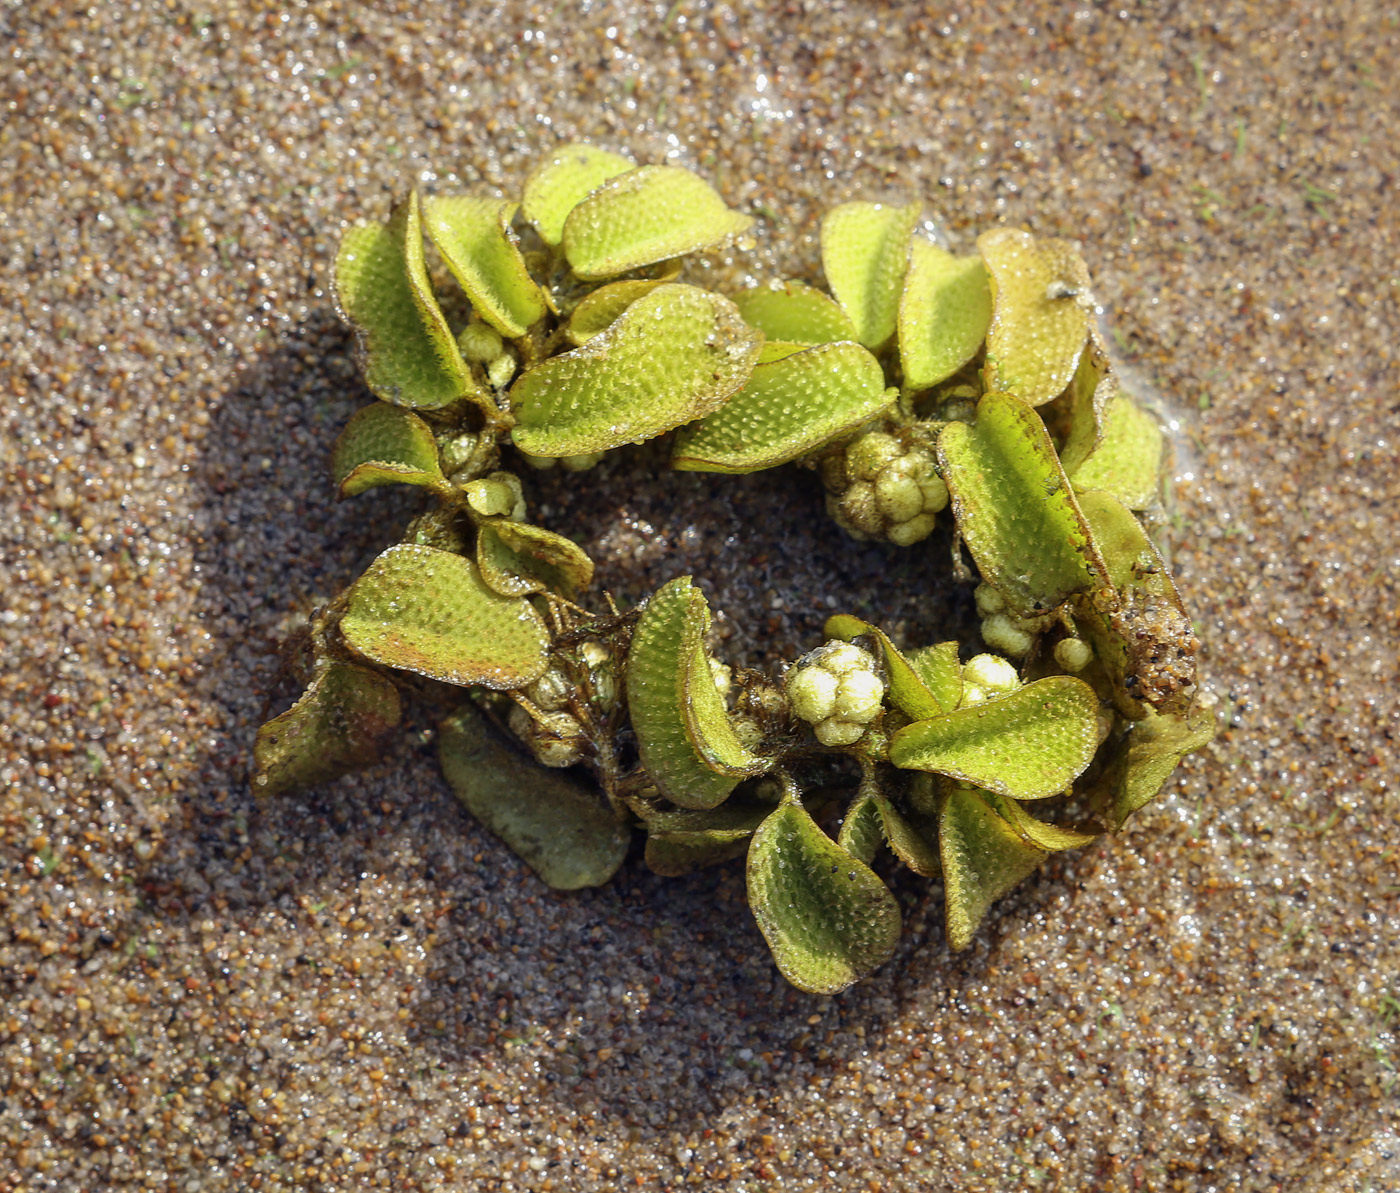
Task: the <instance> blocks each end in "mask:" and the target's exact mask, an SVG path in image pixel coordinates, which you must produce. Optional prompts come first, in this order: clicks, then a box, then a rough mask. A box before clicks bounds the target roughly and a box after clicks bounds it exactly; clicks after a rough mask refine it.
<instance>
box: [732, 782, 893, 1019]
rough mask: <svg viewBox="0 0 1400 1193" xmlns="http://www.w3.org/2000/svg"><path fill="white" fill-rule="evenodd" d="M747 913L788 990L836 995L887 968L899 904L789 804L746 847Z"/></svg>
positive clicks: (792, 801)
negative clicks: (757, 928)
mask: <svg viewBox="0 0 1400 1193" xmlns="http://www.w3.org/2000/svg"><path fill="white" fill-rule="evenodd" d="M748 892H749V907H750V908H751V909H752V911H753V914H754V919H755V920H757V921H758V927H759V931H761V932H762V933H763V936H764V939H766V940H767V941H768V947H769V948H770V949H772V950H773V959H774V960H775V961H776V962H777V963H778V969H779V970H781V971H782V974H783V976H784V977H785V978H787V980H788V981H789V982H791V983H792V984H793V985H794V986H796V987H798V988H799V989H801V990H807V991H810V992H811V993H813V994H835V993H836V992H837V991H838V990H844V989H845V988H846V987H847V986H849V985H851V984H852V983H854V982H857V981H859V980H860V979H861V978H863V977H865V976H866V975H867V974H868V973H870V972H871V971H872V970H874V969H876V968H877V967H878V966H880V965H883V964H884V963H885V962H886V961H888V960H889V959H890V957H891V955H893V953H894V949H895V945H896V944H897V943H898V942H899V932H900V914H899V904H898V902H897V901H896V900H895V897H894V896H893V895H892V894H891V893H890V891H889V888H888V887H886V886H885V884H884V883H883V882H881V881H880V879H879V878H878V877H877V876H876V875H875V873H874V871H872V870H871V869H870V867H869V866H867V865H866V864H865V863H864V862H862V861H860V860H859V859H857V858H855V857H853V856H852V855H851V854H850V853H848V852H847V851H846V850H844V849H842V848H841V847H840V846H839V845H838V844H837V843H836V842H835V841H833V840H832V839H831V838H830V837H828V836H827V835H826V834H825V833H824V832H822V831H821V829H820V828H818V827H817V824H816V822H815V821H814V820H813V819H812V817H811V815H810V814H809V813H808V812H807V810H806V809H805V808H803V806H802V804H801V803H800V802H798V801H797V800H795V799H788V800H784V802H783V803H782V804H781V805H780V806H779V807H778V808H777V809H776V810H775V811H774V812H773V813H772V814H771V815H770V816H769V817H768V819H766V820H765V821H764V822H763V824H762V825H761V826H760V827H759V829H758V832H756V833H755V834H754V837H753V840H752V841H751V842H750V844H749V860H748Z"/></svg>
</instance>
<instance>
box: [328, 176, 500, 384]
mask: <svg viewBox="0 0 1400 1193" xmlns="http://www.w3.org/2000/svg"><path fill="white" fill-rule="evenodd" d="M335 288H336V296H337V298H338V299H339V302H340V308H341V310H342V312H343V313H344V315H345V317H346V319H348V320H349V321H350V322H351V323H352V324H353V325H354V327H355V331H356V332H357V333H358V335H359V339H360V346H361V349H362V350H363V352H364V356H365V363H364V370H365V384H366V385H368V386H369V387H370V389H371V390H372V391H373V392H374V394H375V396H376V397H379V398H383V399H384V400H385V401H386V402H392V403H393V404H394V405H396V406H410V407H415V408H417V409H423V410H435V409H438V408H439V407H442V406H447V405H450V404H451V403H452V402H455V401H456V400H457V399H458V398H461V397H463V396H464V395H467V396H471V397H472V398H473V400H476V401H484V400H487V399H486V398H485V395H484V394H482V393H481V392H480V391H479V389H478V388H477V385H476V382H475V381H473V380H472V375H471V370H470V369H468V368H467V364H466V362H465V361H464V360H463V359H462V354H461V353H460V352H459V351H458V350H457V342H456V340H455V339H453V337H452V332H451V331H450V330H449V328H448V326H447V320H446V319H444V318H443V314H442V311H441V310H440V309H439V308H438V305H437V299H435V298H434V297H433V292H432V288H431V286H430V285H429V283H428V271H427V267H426V266H425V265H424V263H423V232H422V215H421V212H420V209H419V205H418V192H417V191H414V192H413V193H412V194H411V195H410V196H409V197H408V198H407V199H406V200H404V202H402V203H400V204H399V205H398V206H396V207H395V208H394V211H393V213H392V214H391V215H390V217H389V222H388V223H379V222H377V221H368V222H365V223H360V224H356V225H355V226H354V227H352V228H351V229H350V230H349V231H348V232H346V233H345V235H344V236H342V237H341V240H340V249H339V251H338V252H337V253H336V258H335Z"/></svg>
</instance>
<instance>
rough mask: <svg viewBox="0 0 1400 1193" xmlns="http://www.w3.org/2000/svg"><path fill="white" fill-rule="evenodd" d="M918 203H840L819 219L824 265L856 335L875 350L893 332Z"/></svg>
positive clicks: (829, 280)
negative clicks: (904, 205) (897, 205)
mask: <svg viewBox="0 0 1400 1193" xmlns="http://www.w3.org/2000/svg"><path fill="white" fill-rule="evenodd" d="M918 222H919V205H918V204H917V203H915V204H911V205H910V206H908V207H892V206H890V205H889V204H887V203H864V202H861V203H843V204H841V205H840V206H839V207H833V208H832V209H831V210H830V211H828V212H827V213H826V215H825V217H824V218H823V219H822V228H821V244H822V269H823V271H824V272H825V273H826V282H827V285H828V286H830V287H831V292H832V294H834V295H835V296H836V301H837V302H839V303H840V304H841V306H842V307H843V308H845V311H846V313H847V314H848V315H849V316H850V317H851V322H852V323H853V324H855V328H856V338H857V339H858V340H860V342H861V343H862V344H864V345H865V346H866V347H867V348H871V349H877V348H880V347H882V346H883V345H884V344H885V343H887V342H888V341H889V339H890V337H891V336H892V335H894V332H895V324H896V322H897V320H898V316H899V296H900V293H901V291H902V289H903V286H904V275H905V271H906V269H907V268H908V266H909V238H910V236H911V234H912V233H913V231H914V226H915V224H917V223H918Z"/></svg>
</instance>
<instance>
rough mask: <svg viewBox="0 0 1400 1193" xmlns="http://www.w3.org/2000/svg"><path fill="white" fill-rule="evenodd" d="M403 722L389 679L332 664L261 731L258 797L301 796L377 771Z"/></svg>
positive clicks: (255, 758)
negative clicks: (338, 780)
mask: <svg viewBox="0 0 1400 1193" xmlns="http://www.w3.org/2000/svg"><path fill="white" fill-rule="evenodd" d="M399 716H400V701H399V691H398V689H397V688H396V687H395V686H394V685H393V684H392V683H391V682H390V681H389V680H387V679H385V678H384V676H382V675H379V674H377V673H376V672H374V671H370V670H368V669H367V668H365V667H357V666H355V665H354V664H352V663H329V664H327V665H326V666H325V667H324V668H323V669H322V670H321V671H319V672H318V673H317V675H316V677H315V678H314V679H313V680H312V681H311V684H310V686H309V687H308V688H307V689H306V691H305V692H304V693H303V694H302V696H301V698H300V699H299V700H298V701H297V702H296V703H295V704H294V705H292V707H291V708H289V709H288V710H287V711H286V712H284V713H282V714H281V716H277V717H274V718H273V719H272V720H270V721H269V722H268V723H267V724H266V725H264V726H263V727H262V728H261V729H259V730H258V736H257V741H256V742H255V743H254V745H253V763H254V771H253V792H254V794H255V795H277V794H279V793H281V792H284V791H297V790H300V789H302V788H305V787H311V786H314V785H315V784H317V783H325V782H327V781H329V780H331V779H336V778H339V777H340V776H341V775H345V774H349V773H350V772H351V771H355V770H359V769H361V768H362V767H366V766H372V765H373V764H374V763H376V762H378V761H379V758H380V756H381V754H382V752H383V750H384V748H385V746H386V744H387V742H388V738H389V735H390V734H391V733H392V732H393V731H394V730H395V729H396V728H398V724H399Z"/></svg>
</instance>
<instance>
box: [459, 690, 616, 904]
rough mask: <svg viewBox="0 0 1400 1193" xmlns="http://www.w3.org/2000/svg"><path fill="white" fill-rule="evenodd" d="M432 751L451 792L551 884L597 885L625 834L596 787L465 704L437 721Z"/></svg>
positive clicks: (608, 873)
mask: <svg viewBox="0 0 1400 1193" xmlns="http://www.w3.org/2000/svg"><path fill="white" fill-rule="evenodd" d="M438 753H439V758H440V760H441V763H442V771H443V774H444V775H446V776H447V781H448V783H449V784H450V785H451V787H452V790H453V791H454V792H455V793H456V795H457V798H458V799H459V800H461V801H462V803H463V804H465V805H466V807H467V810H468V811H470V812H471V814H472V815H473V816H475V817H476V818H477V819H478V820H480V821H481V823H482V824H484V825H485V826H486V827H487V828H488V829H490V830H491V831H492V832H493V833H495V834H496V836H498V837H500V838H501V840H502V841H504V842H505V843H506V844H507V845H508V846H510V848H511V849H512V850H513V851H514V852H515V853H516V854H517V855H518V856H519V857H520V859H521V860H522V861H523V862H524V863H525V864H526V865H527V866H529V867H530V869H531V870H533V871H534V872H535V873H536V874H537V875H539V877H540V878H541V879H542V880H543V881H544V882H545V883H547V884H548V885H549V886H551V887H553V888H554V889H555V890H561V891H574V890H578V889H580V888H581V887H589V886H601V885H602V884H603V883H605V882H607V881H608V879H610V878H611V877H612V876H613V875H614V874H615V873H616V872H617V868H618V867H619V866H620V865H622V860H623V858H624V857H626V856H627V846H628V843H629V840H630V837H631V834H630V832H629V831H628V829H627V826H626V825H625V824H622V823H621V822H620V821H619V820H618V818H617V817H616V816H615V815H613V812H612V810H611V809H610V808H609V807H608V805H607V802H606V801H605V800H604V798H603V795H602V792H600V791H597V790H590V789H589V788H587V787H585V786H583V785H582V784H581V783H577V782H575V781H574V780H573V779H571V778H569V777H568V776H567V775H566V774H563V773H561V772H560V771H557V770H548V769H546V768H544V767H541V766H536V765H535V763H534V762H533V761H532V760H530V759H529V758H527V757H526V756H525V755H524V754H522V753H520V752H519V751H518V750H516V749H513V748H512V747H511V746H510V745H508V744H507V743H506V742H505V741H504V740H503V739H502V738H501V736H500V735H499V734H497V733H496V732H495V731H494V730H492V729H491V728H490V726H488V725H487V724H486V720H485V718H484V717H483V716H482V715H481V713H480V712H478V711H477V710H476V709H475V708H473V707H471V706H470V705H468V706H467V707H465V708H463V709H461V710H460V711H459V712H457V713H454V714H453V715H452V716H450V717H448V718H447V720H445V721H444V722H443V723H442V726H441V728H440V731H439V735H438Z"/></svg>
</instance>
